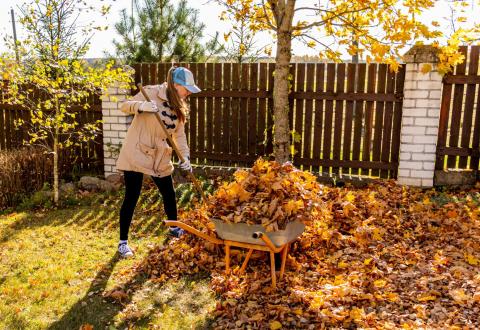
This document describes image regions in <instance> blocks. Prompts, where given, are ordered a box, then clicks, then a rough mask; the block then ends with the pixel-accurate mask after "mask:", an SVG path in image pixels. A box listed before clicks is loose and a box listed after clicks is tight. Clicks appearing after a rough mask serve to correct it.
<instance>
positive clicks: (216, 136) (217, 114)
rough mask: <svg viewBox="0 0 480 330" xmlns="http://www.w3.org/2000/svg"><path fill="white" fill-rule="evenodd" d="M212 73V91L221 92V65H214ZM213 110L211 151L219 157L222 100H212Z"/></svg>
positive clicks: (220, 149)
mask: <svg viewBox="0 0 480 330" xmlns="http://www.w3.org/2000/svg"><path fill="white" fill-rule="evenodd" d="M214 71H215V84H214V87H213V89H214V90H215V91H221V90H222V89H223V87H222V85H223V84H222V63H215V64H214ZM214 104H215V107H214V110H213V118H212V120H214V125H213V130H214V131H213V151H214V153H215V154H217V155H220V154H221V153H222V117H223V109H222V104H223V102H222V98H221V97H218V96H217V97H215V99H214ZM216 163H217V164H219V165H223V164H222V162H216Z"/></svg>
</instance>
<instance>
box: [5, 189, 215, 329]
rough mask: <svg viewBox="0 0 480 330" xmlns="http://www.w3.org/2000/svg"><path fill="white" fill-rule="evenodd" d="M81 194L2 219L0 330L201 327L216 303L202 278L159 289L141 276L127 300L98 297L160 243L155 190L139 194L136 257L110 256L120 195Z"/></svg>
mask: <svg viewBox="0 0 480 330" xmlns="http://www.w3.org/2000/svg"><path fill="white" fill-rule="evenodd" d="M178 193H179V197H180V198H183V200H184V201H183V202H185V203H186V202H188V200H189V198H190V195H192V194H191V192H190V190H189V189H184V187H182V186H181V187H180V189H179V190H178ZM80 195H82V196H83V195H84V193H82V194H80ZM85 195H86V193H85ZM184 195H186V197H185V196H184ZM82 196H77V197H76V199H73V198H72V199H70V203H71V204H72V205H70V206H69V207H63V208H60V209H48V208H47V209H35V210H32V209H26V210H23V211H17V212H4V213H3V214H2V215H0V329H9V330H10V329H52V330H53V329H58V330H65V329H75V330H78V329H79V328H80V327H81V326H83V327H82V329H85V330H86V329H92V328H93V329H109V330H115V329H125V328H126V327H127V325H128V324H134V325H135V329H151V328H160V327H161V328H162V329H191V328H192V326H193V327H205V326H206V324H208V322H209V319H210V314H211V313H210V312H211V311H212V310H213V309H214V308H215V302H216V300H215V297H214V294H213V293H212V291H211V290H210V288H209V281H208V278H205V276H202V274H200V275H196V276H190V277H184V278H182V279H180V280H179V281H175V280H173V281H169V282H166V283H162V286H159V285H157V284H156V283H152V282H151V281H148V280H147V279H146V278H145V277H143V276H141V275H139V276H138V277H137V281H138V282H139V283H140V282H141V283H142V285H141V288H140V289H139V290H137V291H136V292H135V294H133V295H132V296H131V297H129V299H128V301H123V302H122V303H121V304H119V303H112V301H111V300H109V299H108V298H106V297H104V294H105V292H108V291H109V290H111V289H112V288H113V287H114V286H116V285H117V284H118V283H120V282H123V281H125V279H126V278H128V276H129V275H130V274H131V268H132V266H133V265H134V264H135V263H136V262H138V260H141V259H142V258H144V257H145V256H146V254H147V253H148V251H149V250H150V248H151V247H152V246H154V245H155V244H162V243H163V241H164V240H165V235H164V233H165V227H164V226H163V225H162V223H161V221H160V219H162V218H163V217H164V213H163V210H162V207H161V200H160V199H159V198H158V192H157V189H156V187H155V188H154V187H151V189H148V188H147V189H145V191H144V194H142V196H141V198H140V201H139V203H138V205H137V209H136V210H135V215H134V220H133V223H132V228H131V235H130V239H131V242H132V247H133V248H134V249H135V252H136V256H137V259H128V260H122V259H120V258H118V255H117V254H116V250H117V243H118V212H119V209H120V205H121V202H122V199H123V193H122V192H120V193H115V194H112V195H109V196H106V195H101V194H93V195H91V194H90V195H89V196H86V197H85V196H83V197H82ZM74 201H76V202H75V203H73V202H74Z"/></svg>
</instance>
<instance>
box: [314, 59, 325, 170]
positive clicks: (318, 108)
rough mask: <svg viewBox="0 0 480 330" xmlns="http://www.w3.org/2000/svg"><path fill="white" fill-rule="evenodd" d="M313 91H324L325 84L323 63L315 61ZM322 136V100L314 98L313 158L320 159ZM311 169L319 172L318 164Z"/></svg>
mask: <svg viewBox="0 0 480 330" xmlns="http://www.w3.org/2000/svg"><path fill="white" fill-rule="evenodd" d="M315 67H316V68H315V92H317V93H320V92H323V91H324V85H325V64H324V63H317V64H316V65H315ZM322 136H323V100H321V99H319V98H317V99H315V118H314V129H313V159H317V160H318V159H321V158H322V156H321V152H322V141H323V139H322ZM312 171H317V172H320V171H321V168H320V166H318V167H317V166H314V167H312Z"/></svg>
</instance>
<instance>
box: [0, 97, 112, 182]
mask: <svg viewBox="0 0 480 330" xmlns="http://www.w3.org/2000/svg"><path fill="white" fill-rule="evenodd" d="M0 97H1V95H0ZM89 103H90V108H89V109H88V110H85V109H83V107H81V106H78V107H75V109H73V111H76V112H78V115H77V117H76V120H77V121H78V122H79V123H80V125H85V124H89V123H95V122H96V121H97V120H102V102H101V99H100V97H99V96H91V97H90V99H89ZM29 116H30V113H29V111H28V110H27V109H24V108H23V107H21V106H18V105H11V104H3V103H2V102H0V150H14V149H17V148H20V147H21V146H22V145H24V143H26V142H28V140H29V136H28V132H27V130H25V129H22V128H21V127H20V128H19V127H17V126H16V125H15V121H16V120H18V119H23V120H24V121H26V122H27V123H29V122H30V119H29ZM100 132H102V129H101V127H100ZM52 145H53V144H52ZM60 169H61V173H62V176H63V177H71V176H72V175H76V174H79V173H94V174H103V134H101V133H100V134H99V135H97V136H96V138H95V139H94V140H92V141H89V142H82V144H81V145H80V146H79V147H70V148H69V149H65V150H62V151H61V153H60Z"/></svg>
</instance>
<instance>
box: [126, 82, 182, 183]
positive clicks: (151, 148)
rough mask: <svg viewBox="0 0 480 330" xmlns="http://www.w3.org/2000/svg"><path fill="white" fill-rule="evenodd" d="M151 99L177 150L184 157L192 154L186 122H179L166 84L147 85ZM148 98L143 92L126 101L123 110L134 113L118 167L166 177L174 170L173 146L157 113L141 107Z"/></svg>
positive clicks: (146, 89)
mask: <svg viewBox="0 0 480 330" xmlns="http://www.w3.org/2000/svg"><path fill="white" fill-rule="evenodd" d="M144 88H145V91H146V92H147V94H148V96H149V97H150V100H151V101H152V102H155V103H156V104H157V107H158V109H159V112H158V113H159V114H160V116H161V118H162V120H163V123H164V124H165V126H166V128H167V131H168V132H169V134H170V135H171V136H172V138H173V141H174V142H175V144H176V145H177V148H178V151H179V152H180V153H181V154H182V156H183V157H184V158H185V159H188V158H190V156H189V154H190V152H189V148H188V144H187V137H186V136H185V123H181V122H179V120H178V118H177V116H176V115H175V112H173V111H172V110H171V109H170V108H169V105H168V102H167V96H166V91H167V84H166V83H164V84H162V85H152V86H144ZM143 101H145V98H144V97H143V95H142V93H140V92H139V93H138V94H136V95H135V96H133V97H132V98H131V99H130V100H127V101H125V102H124V103H123V104H122V106H121V108H120V110H121V111H122V112H125V113H128V114H132V115H135V117H134V118H133V121H132V124H131V125H130V127H129V128H128V132H127V136H126V137H125V140H124V142H123V145H122V148H121V150H120V155H119V157H118V160H117V169H118V170H120V171H136V172H141V173H144V174H148V175H151V176H157V177H164V176H168V175H170V174H172V172H173V164H172V161H171V158H172V157H171V156H172V148H171V147H170V146H169V145H168V144H167V137H166V135H165V133H164V132H163V130H162V127H161V126H160V124H159V123H158V120H157V119H156V118H155V114H153V113H148V112H142V113H138V109H139V108H140V105H141V104H142V102H143Z"/></svg>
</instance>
